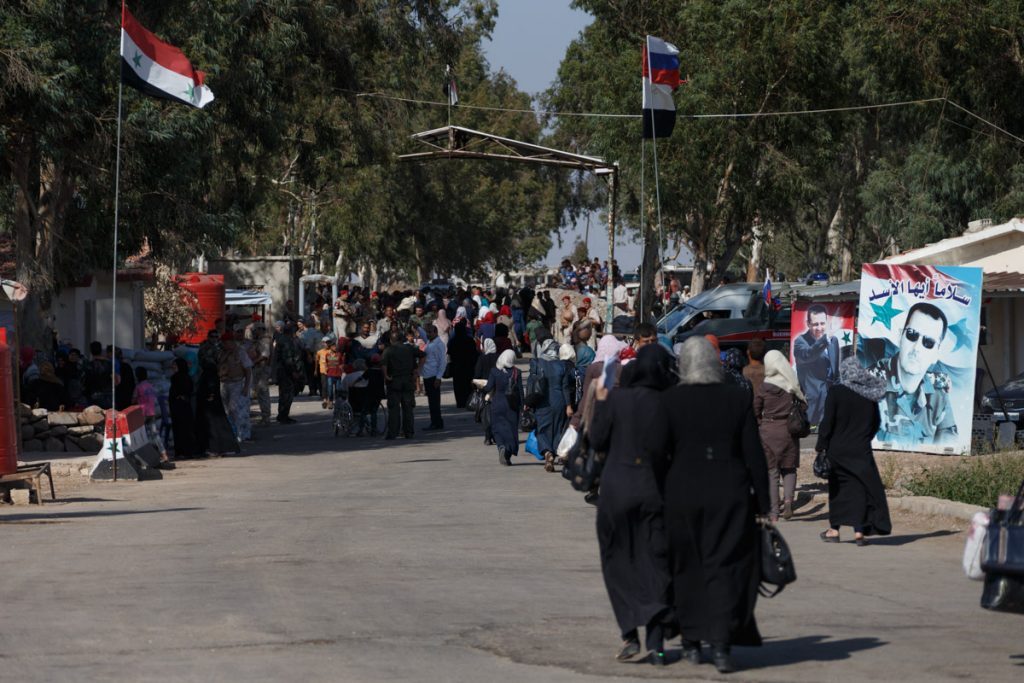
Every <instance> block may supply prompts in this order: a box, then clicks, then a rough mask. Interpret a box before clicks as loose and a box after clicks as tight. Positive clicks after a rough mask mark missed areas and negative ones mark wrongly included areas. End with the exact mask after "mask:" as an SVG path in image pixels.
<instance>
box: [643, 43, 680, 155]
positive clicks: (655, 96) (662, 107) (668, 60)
mask: <svg viewBox="0 0 1024 683" xmlns="http://www.w3.org/2000/svg"><path fill="white" fill-rule="evenodd" d="M643 61H644V64H643V72H642V74H643V90H644V95H643V113H644V115H643V122H644V137H645V138H654V137H658V138H667V137H669V136H670V135H672V130H673V129H674V128H675V125H676V103H675V102H674V101H673V99H672V91H673V90H675V89H676V88H678V87H679V83H680V80H679V49H678V48H677V47H676V46H675V45H672V44H671V43H666V42H665V41H664V40H662V39H661V38H655V37H654V36H647V42H646V44H645V45H644V51H643Z"/></svg>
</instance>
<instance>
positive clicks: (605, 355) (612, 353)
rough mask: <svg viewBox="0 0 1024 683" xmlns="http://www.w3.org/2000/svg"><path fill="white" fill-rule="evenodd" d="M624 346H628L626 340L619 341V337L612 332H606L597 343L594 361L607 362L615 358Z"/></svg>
mask: <svg viewBox="0 0 1024 683" xmlns="http://www.w3.org/2000/svg"><path fill="white" fill-rule="evenodd" d="M624 348H626V344H625V342H622V341H619V340H618V338H616V337H614V336H612V335H610V334H606V335H605V336H603V337H601V341H599V342H598V343H597V353H596V354H595V355H594V361H593V362H594V363H607V362H608V361H612V360H615V359H616V358H618V357H619V354H620V353H622V349H624Z"/></svg>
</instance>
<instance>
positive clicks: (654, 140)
mask: <svg viewBox="0 0 1024 683" xmlns="http://www.w3.org/2000/svg"><path fill="white" fill-rule="evenodd" d="M645 40H646V41H647V76H648V78H649V80H650V81H651V104H652V105H653V104H654V69H653V68H651V37H650V36H647V38H646V39H645ZM641 137H642V136H641ZM651 150H652V157H653V159H654V202H655V207H656V208H657V211H658V213H657V216H658V269H659V270H660V269H661V267H662V265H663V263H662V262H663V260H664V257H663V255H662V250H661V245H662V243H663V242H664V241H665V240H664V239H663V238H662V234H661V184H660V183H659V181H658V132H657V131H656V130H655V129H654V107H653V106H652V107H651Z"/></svg>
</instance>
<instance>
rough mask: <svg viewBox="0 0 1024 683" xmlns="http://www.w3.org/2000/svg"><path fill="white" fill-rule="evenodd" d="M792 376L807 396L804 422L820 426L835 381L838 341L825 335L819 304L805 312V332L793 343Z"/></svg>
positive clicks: (825, 323)
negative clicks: (794, 365) (829, 392)
mask: <svg viewBox="0 0 1024 683" xmlns="http://www.w3.org/2000/svg"><path fill="white" fill-rule="evenodd" d="M793 356H794V357H795V358H796V376H797V378H798V379H799V380H800V388H801V389H802V390H803V392H804V395H805V396H807V418H808V420H810V423H811V424H813V425H816V424H818V423H819V422H821V415H822V413H823V412H824V410H825V395H826V394H828V388H829V387H830V386H832V385H833V384H835V383H836V382H838V381H839V361H840V358H839V340H838V339H836V338H835V337H834V336H832V335H830V334H829V333H828V311H827V310H826V309H825V307H824V306H822V305H821V304H811V306H809V307H808V309H807V331H806V332H804V333H803V334H801V335H800V336H799V337H797V338H796V341H795V342H793Z"/></svg>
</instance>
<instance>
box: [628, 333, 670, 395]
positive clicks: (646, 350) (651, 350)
mask: <svg viewBox="0 0 1024 683" xmlns="http://www.w3.org/2000/svg"><path fill="white" fill-rule="evenodd" d="M674 364H675V363H674V361H673V359H672V354H670V353H669V352H668V351H667V350H666V349H665V347H664V346H662V345H661V344H648V345H647V346H645V347H643V348H642V349H640V350H639V351H638V352H637V354H636V359H635V360H633V361H630V363H629V364H627V365H626V366H625V367H624V368H623V369H622V376H621V377H620V379H619V386H622V387H647V388H649V389H654V390H655V391H664V390H665V389H668V388H669V387H671V386H673V385H674V384H675V383H676V375H675V372H674V371H673V365H674Z"/></svg>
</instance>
